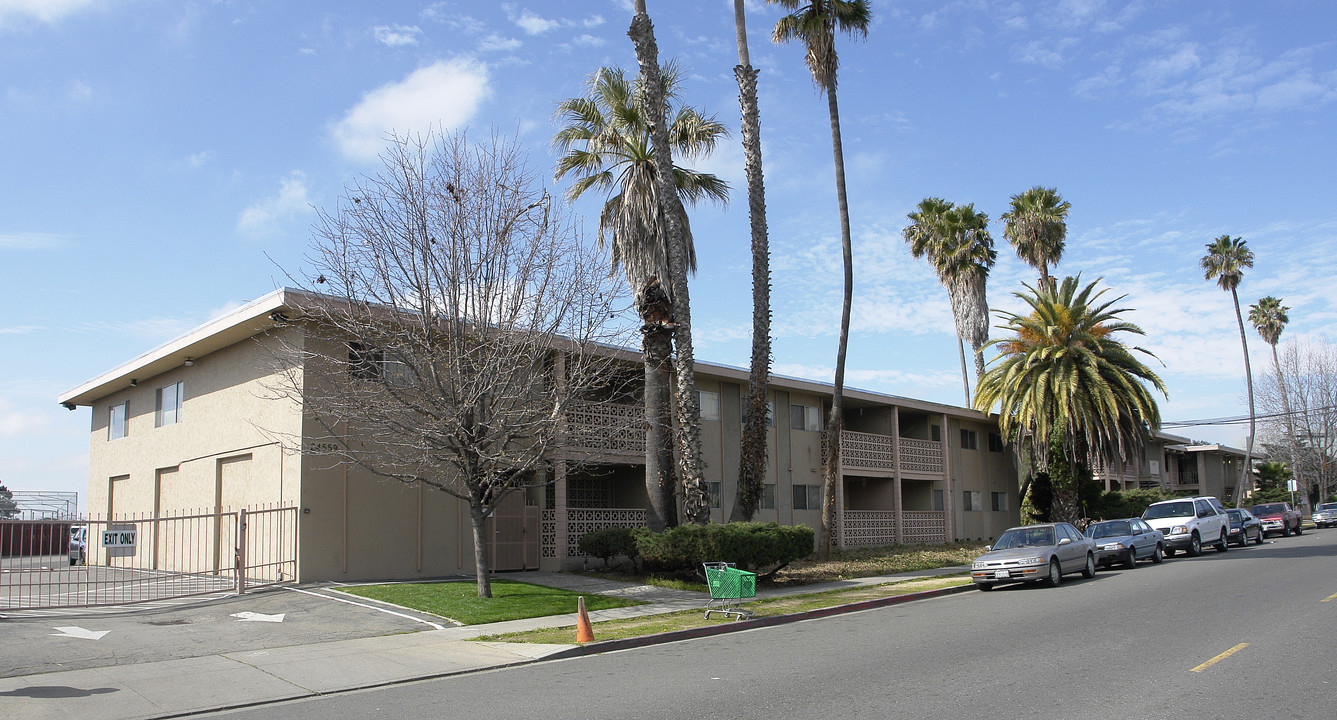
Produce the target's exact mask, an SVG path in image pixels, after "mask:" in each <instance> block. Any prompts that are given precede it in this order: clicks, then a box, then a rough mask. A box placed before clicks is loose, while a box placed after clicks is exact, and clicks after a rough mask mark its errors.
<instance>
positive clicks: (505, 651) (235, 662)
mask: <svg viewBox="0 0 1337 720" xmlns="http://www.w3.org/2000/svg"><path fill="white" fill-rule="evenodd" d="M967 569H968V568H965V567H952V568H942V569H938V570H928V571H923V572H912V573H901V574H898V575H891V576H883V577H870V578H861V579H857V580H848V581H841V582H833V583H825V584H822V585H808V586H802V587H796V588H786V589H782V590H762V591H760V592H758V593H757V596H758V598H767V597H780V596H785V595H801V594H808V593H813V592H821V591H824V590H834V589H840V588H849V587H858V586H865V585H878V584H882V583H886V582H893V581H902V580H908V579H915V578H924V577H934V576H939V575H948V574H953V573H960V572H964V571H966V570H967ZM505 577H506V579H508V580H519V581H523V582H531V583H535V584H539V585H547V586H550V587H558V588H563V589H568V590H573V591H575V592H580V593H588V594H602V595H615V596H621V597H631V598H635V599H638V600H642V601H645V602H646V603H648V604H646V605H638V606H635V607H625V608H615V609H610V610H600V611H596V612H592V613H590V619H591V620H592V621H593V622H596V623H597V622H599V621H601V620H612V619H618V618H626V617H638V616H644V615H655V614H660V613H668V612H676V611H679V610H694V609H695V610H700V609H703V608H704V606H705V603H706V600H707V598H705V597H704V596H702V595H701V594H700V593H694V592H687V591H681V590H670V589H665V588H658V587H653V586H648V585H631V584H629V583H620V582H616V581H610V580H599V579H595V578H588V577H583V576H579V575H566V574H559V573H542V572H525V573H515V574H511V573H508V574H507V575H506V576H505ZM858 609H862V607H860V606H850V607H848V608H847V609H843V610H841V611H846V612H848V611H852V610H858ZM828 614H829V613H828ZM797 619H803V616H797V617H792V618H789V617H787V618H782V619H777V618H768V619H767V620H768V621H770V622H769V623H768V624H775V623H777V622H783V621H792V620H797ZM575 624H576V616H575V614H570V615H552V616H547V617H541V618H530V619H526V620H512V621H508V622H501V623H492V624H488V625H473V626H468V627H452V628H446V629H444V630H431V631H424V632H417V633H408V634H399V635H386V636H381V637H370V638H359V639H353V640H340V641H337V642H325V643H316V644H311V645H296V646H290V647H276V648H269V649H265V650H252V651H245V652H238V653H221V654H216V655H206V656H203V657H195V658H185V659H178V660H165V661H161V662H149V663H139V664H133V665H111V666H107V667H100V668H89V669H83V670H70V671H63V672H52V673H44V674H37V675H24V676H19V677H12V678H0V718H6V719H8V718H23V719H24V720H38V719H41V718H60V719H61V720H67V719H68V718H71V717H96V718H98V719H99V720H122V719H128V718H161V717H175V716H181V715H189V714H194V713H201V712H207V711H211V710H221V709H228V708H239V707H246V706H250V705H259V704H264V703H270V702H276V701H280V700H291V699H298V698H303V697H311V696H315V695H323V694H329V693H335V692H341V691H348V690H356V689H361V688H368V687H376V686H383V685H391V684H395V683H402V682H408V681H412V680H422V679H429V678H436V677H443V676H447V675H455V674H459V673H465V672H472V671H478V670H487V669H494V668H503V667H508V666H512V665H519V664H523V663H530V662H534V661H536V660H541V659H544V658H553V657H561V656H570V655H573V654H585V653H590V652H598V651H600V650H601V649H617V648H623V647H628V646H634V645H650V644H654V643H657V642H669V641H673V640H677V639H682V638H684V637H687V635H674V634H670V635H669V636H648V637H645V638H637V639H636V640H635V641H634V642H628V641H622V642H619V643H617V644H616V647H614V646H613V644H609V645H608V646H606V647H605V648H600V647H599V644H598V643H595V644H592V645H590V646H585V647H581V646H578V645H575V644H569V645H534V644H526V643H489V642H477V641H471V640H470V638H475V637H479V636H483V635H495V634H498V633H507V632H518V631H523V630H533V629H538V628H552V627H568V626H574V625H575ZM746 627H755V624H754V623H738V624H735V623H731V622H722V623H721V626H720V627H718V628H709V629H708V630H709V632H711V633H715V632H724V631H728V630H730V629H734V628H736V629H740V630H741V629H744V628H746ZM572 635H573V639H574V631H573V633H572ZM596 637H597V625H596Z"/></svg>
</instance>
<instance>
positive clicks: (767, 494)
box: [757, 483, 775, 510]
mask: <svg viewBox="0 0 1337 720" xmlns="http://www.w3.org/2000/svg"><path fill="white" fill-rule="evenodd" d="M757 509H758V510H774V509H775V483H765V484H763V485H762V486H761V502H759V503H758V504H757Z"/></svg>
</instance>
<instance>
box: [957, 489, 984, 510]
mask: <svg viewBox="0 0 1337 720" xmlns="http://www.w3.org/2000/svg"><path fill="white" fill-rule="evenodd" d="M980 495H981V493H980V492H979V491H978V490H965V491H963V492H962V493H961V509H962V510H965V511H966V512H977V511H980V510H983V509H984V504H983V503H982V502H981V497H980Z"/></svg>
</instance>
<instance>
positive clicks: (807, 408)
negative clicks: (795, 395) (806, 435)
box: [789, 403, 822, 430]
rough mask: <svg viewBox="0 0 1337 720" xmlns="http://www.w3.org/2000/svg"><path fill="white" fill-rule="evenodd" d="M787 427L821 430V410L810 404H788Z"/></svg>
mask: <svg viewBox="0 0 1337 720" xmlns="http://www.w3.org/2000/svg"><path fill="white" fill-rule="evenodd" d="M789 427H790V428H791V429H793V430H821V429H822V411H821V410H818V409H817V408H815V407H813V406H811V405H800V404H799V403H792V404H791V405H790V406H789Z"/></svg>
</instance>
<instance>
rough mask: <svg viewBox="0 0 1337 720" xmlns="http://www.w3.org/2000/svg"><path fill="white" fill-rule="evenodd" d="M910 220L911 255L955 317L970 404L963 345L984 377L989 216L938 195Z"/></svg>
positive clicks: (926, 200) (992, 255) (991, 255)
mask: <svg viewBox="0 0 1337 720" xmlns="http://www.w3.org/2000/svg"><path fill="white" fill-rule="evenodd" d="M907 217H908V218H909V219H910V221H911V224H910V225H908V226H906V228H905V229H904V230H903V231H902V233H901V234H902V236H903V237H904V238H905V241H906V242H907V243H909V244H910V254H911V255H913V256H915V257H916V258H919V257H927V258H928V261H929V263H930V264H931V265H932V266H933V271H934V273H936V274H937V276H938V280H939V281H940V282H942V284H943V286H944V287H946V288H947V295H948V297H949V298H950V300H951V303H952V316H953V317H954V318H955V320H956V337H957V347H958V349H959V350H960V352H961V382H962V384H963V385H964V386H965V391H966V405H967V406H969V405H970V402H971V399H970V380H969V377H968V376H967V374H966V351H965V343H966V342H969V343H970V347H971V349H973V350H974V356H975V377H976V378H979V377H982V376H983V375H984V344H985V343H986V342H988V340H989V303H988V299H987V295H986V287H985V286H986V283H987V281H988V278H989V270H990V269H991V268H992V267H993V264H994V261H995V260H997V259H998V253H997V252H996V251H995V250H994V249H993V237H991V236H990V235H989V216H988V215H985V214H984V213H981V212H976V211H975V206H974V205H973V204H969V205H959V206H958V205H954V204H952V203H950V202H948V201H946V200H943V199H942V198H934V197H930V198H924V199H923V200H922V201H920V203H919V206H918V207H917V209H916V210H915V211H914V212H912V213H910V214H909V215H907Z"/></svg>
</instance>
